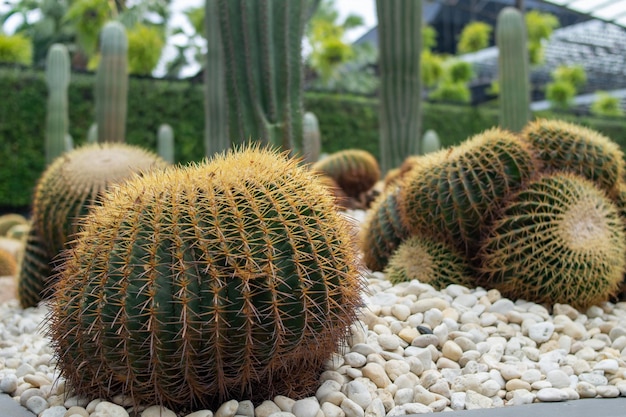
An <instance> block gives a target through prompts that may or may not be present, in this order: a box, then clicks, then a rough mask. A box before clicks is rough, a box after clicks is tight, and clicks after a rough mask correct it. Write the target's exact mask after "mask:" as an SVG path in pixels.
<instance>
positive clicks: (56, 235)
mask: <svg viewBox="0 0 626 417" xmlns="http://www.w3.org/2000/svg"><path fill="white" fill-rule="evenodd" d="M166 165H167V163H166V162H165V161H163V160H162V159H161V158H160V157H158V156H157V155H156V154H154V153H152V152H148V151H146V150H144V149H142V148H140V147H138V146H133V145H127V144H124V143H104V144H93V145H86V146H83V147H81V148H78V149H76V150H74V151H72V152H70V153H67V154H65V155H64V156H63V157H62V158H57V159H56V160H55V161H54V162H53V163H52V164H51V165H50V166H49V167H48V168H47V169H46V170H45V171H44V172H43V174H42V175H41V177H40V178H39V180H38V182H37V185H36V187H35V194H34V199H33V200H34V201H33V222H34V224H35V227H36V229H37V230H38V231H39V233H41V236H42V237H43V239H44V240H45V241H46V243H47V245H48V248H49V250H50V252H51V254H52V255H53V256H56V254H58V253H59V252H61V251H62V250H63V249H64V246H65V243H66V242H67V241H68V240H69V239H70V238H71V236H72V235H73V234H74V233H75V232H76V231H77V230H78V226H77V225H76V223H75V220H76V219H78V218H80V217H81V216H84V215H85V214H86V213H87V211H88V210H89V207H90V206H91V205H93V204H95V203H97V200H98V198H99V196H100V194H101V193H102V192H103V191H104V190H105V189H106V188H107V187H108V186H110V185H111V184H115V183H119V182H121V181H124V180H126V179H128V178H130V177H132V176H133V175H134V174H136V173H140V172H142V171H147V170H150V169H153V168H163V167H165V166H166Z"/></svg>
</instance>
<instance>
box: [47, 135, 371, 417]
mask: <svg viewBox="0 0 626 417" xmlns="http://www.w3.org/2000/svg"><path fill="white" fill-rule="evenodd" d="M81 224H82V226H83V227H82V229H81V232H80V234H79V235H78V238H77V241H76V243H75V244H74V245H72V247H71V249H70V250H69V251H68V255H67V258H66V261H65V263H64V264H63V268H62V273H61V277H60V280H59V284H58V286H57V291H56V294H55V297H54V298H53V303H52V306H51V308H52V313H51V316H50V321H49V323H48V324H49V328H50V336H51V338H52V341H53V346H54V349H55V351H56V355H57V357H58V363H59V367H60V370H61V372H62V374H63V375H64V376H65V378H66V379H67V381H68V385H71V387H72V388H73V389H74V390H75V392H76V393H77V394H79V395H85V396H87V397H102V398H111V397H112V396H115V395H118V394H124V395H127V396H128V397H129V398H133V399H134V400H135V401H136V402H137V403H146V404H155V403H158V404H161V405H164V406H167V407H169V408H171V409H173V410H184V409H190V408H191V409H194V408H197V407H204V408H206V407H214V406H216V405H219V404H221V402H223V401H224V400H230V399H252V400H253V401H261V400H264V399H268V398H273V396H275V395H278V394H280V395H287V396H290V397H292V398H299V397H302V396H307V395H311V394H312V393H313V392H314V390H315V388H316V384H317V383H318V380H319V379H318V378H319V376H320V374H321V372H322V371H323V370H324V363H325V362H326V361H327V360H328V359H329V357H330V356H331V354H332V353H333V352H335V350H336V349H337V348H338V346H339V345H340V344H341V343H342V342H343V340H344V338H345V337H347V336H348V329H349V326H350V325H351V324H352V323H353V321H354V320H355V316H356V313H357V310H358V307H359V306H360V305H361V289H362V286H363V282H362V280H361V278H360V274H359V272H358V266H357V260H356V252H355V251H354V250H353V246H352V242H351V237H350V226H349V224H348V221H347V219H345V217H343V216H342V215H341V214H340V213H339V212H337V210H336V209H335V207H334V203H333V200H332V197H331V196H330V194H329V193H328V192H327V191H326V189H325V188H324V187H323V186H322V185H321V184H320V183H319V182H318V180H317V179H316V178H315V176H314V175H312V174H311V173H310V172H308V171H307V170H306V169H305V168H303V167H301V166H299V165H298V161H297V160H296V159H288V158H287V157H286V155H285V154H279V153H278V152H277V151H273V150H269V149H262V148H259V147H246V148H242V149H237V150H235V151H230V152H227V153H223V154H216V155H215V156H214V157H213V158H212V159H210V160H209V161H207V162H205V163H202V164H199V165H194V166H187V167H176V168H172V169H168V170H163V171H160V172H153V173H151V174H148V175H145V176H143V178H136V179H134V180H131V181H128V182H126V183H125V184H124V185H122V186H120V187H116V188H114V189H112V190H111V191H110V192H107V193H106V194H105V196H104V198H103V201H102V204H101V205H100V206H98V207H95V208H93V209H92V211H91V212H90V214H89V215H88V216H87V217H85V218H84V219H83V221H81Z"/></svg>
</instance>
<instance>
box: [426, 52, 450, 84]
mask: <svg viewBox="0 0 626 417" xmlns="http://www.w3.org/2000/svg"><path fill="white" fill-rule="evenodd" d="M420 66H421V71H422V83H423V84H424V86H425V87H433V86H434V85H436V84H437V83H438V82H439V81H441V79H442V78H443V75H444V70H443V58H442V57H441V56H440V55H438V54H433V53H432V52H431V51H428V50H425V51H422V54H421V57H420Z"/></svg>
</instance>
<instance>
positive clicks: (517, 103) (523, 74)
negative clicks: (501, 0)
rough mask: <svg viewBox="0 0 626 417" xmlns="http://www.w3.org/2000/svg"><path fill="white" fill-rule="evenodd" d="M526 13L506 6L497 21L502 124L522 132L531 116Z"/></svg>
mask: <svg viewBox="0 0 626 417" xmlns="http://www.w3.org/2000/svg"><path fill="white" fill-rule="evenodd" d="M526 38H527V36H526V26H525V23H524V16H523V15H522V13H521V12H520V11H519V10H518V9H516V8H514V7H505V8H504V9H502V11H501V12H500V13H499V14H498V19H497V22H496V45H497V46H498V80H499V81H498V82H499V86H500V99H499V101H500V127H502V128H503V129H508V130H511V131H513V132H519V131H520V130H522V128H523V127H524V126H525V125H526V123H528V121H529V120H530V75H529V74H530V72H529V64H528V49H527V47H526V42H527V39H526Z"/></svg>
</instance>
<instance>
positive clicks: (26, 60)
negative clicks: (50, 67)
mask: <svg viewBox="0 0 626 417" xmlns="http://www.w3.org/2000/svg"><path fill="white" fill-rule="evenodd" d="M32 60H33V47H32V44H31V41H30V39H28V38H27V37H26V36H24V35H22V34H20V33H17V34H15V35H5V34H3V33H0V62H5V63H12V64H22V65H31V63H32Z"/></svg>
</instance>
